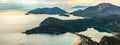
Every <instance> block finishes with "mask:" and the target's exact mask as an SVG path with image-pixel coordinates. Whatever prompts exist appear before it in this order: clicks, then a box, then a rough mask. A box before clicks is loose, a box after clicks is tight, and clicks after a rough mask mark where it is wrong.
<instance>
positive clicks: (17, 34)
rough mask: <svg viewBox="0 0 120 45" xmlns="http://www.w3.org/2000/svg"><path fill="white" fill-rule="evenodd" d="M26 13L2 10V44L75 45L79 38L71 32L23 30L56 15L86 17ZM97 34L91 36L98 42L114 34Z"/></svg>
mask: <svg viewBox="0 0 120 45" xmlns="http://www.w3.org/2000/svg"><path fill="white" fill-rule="evenodd" d="M25 13H26V12H24V11H16V10H7V11H0V45H73V44H74V42H76V40H77V36H75V35H73V34H70V33H65V34H61V35H51V34H30V35H27V34H23V33H22V32H25V31H26V30H29V29H32V28H35V27H38V26H39V24H40V23H41V22H42V21H44V20H45V19H46V18H48V17H55V18H58V19H61V20H75V19H85V18H84V17H77V16H73V15H70V17H64V16H58V15H48V14H30V15H25ZM89 29H91V28H89ZM89 29H88V30H89ZM91 30H93V29H91ZM88 32H90V31H88ZM93 32H94V31H93ZM80 34H83V35H84V34H88V33H87V31H83V32H80ZM90 34H91V33H89V35H90ZM95 34H96V35H95ZM95 34H94V36H92V34H91V37H95V39H93V40H95V41H98V42H99V40H100V37H102V36H103V35H109V36H112V34H109V33H107V34H106V33H105V34H103V33H102V34H101V33H100V32H96V33H95ZM89 35H86V36H89ZM101 35H102V36H101ZM96 36H97V37H96Z"/></svg>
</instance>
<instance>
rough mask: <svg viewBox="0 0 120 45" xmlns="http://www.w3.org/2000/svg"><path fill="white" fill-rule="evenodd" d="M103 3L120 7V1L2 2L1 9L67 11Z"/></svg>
mask: <svg viewBox="0 0 120 45" xmlns="http://www.w3.org/2000/svg"><path fill="white" fill-rule="evenodd" d="M103 2H106V3H112V4H114V5H118V6H120V0H0V9H2V10H5V9H7V10H8V9H32V8H38V7H41V8H42V7H60V8H63V9H65V8H71V7H73V6H77V5H80V6H94V5H97V4H99V3H103Z"/></svg>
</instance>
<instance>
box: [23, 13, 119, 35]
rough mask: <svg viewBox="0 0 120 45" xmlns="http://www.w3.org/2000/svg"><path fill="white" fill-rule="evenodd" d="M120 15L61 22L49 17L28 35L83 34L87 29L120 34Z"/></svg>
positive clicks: (29, 31)
mask: <svg viewBox="0 0 120 45" xmlns="http://www.w3.org/2000/svg"><path fill="white" fill-rule="evenodd" d="M119 19H120V15H111V16H107V17H104V18H92V19H78V20H60V19H57V18H53V17H49V18H47V19H45V20H44V21H43V22H41V24H40V26H39V27H36V28H33V29H31V30H27V31H26V32H25V33H26V34H39V33H49V34H62V33H66V32H81V31H85V30H87V28H92V27H93V28H95V29H97V30H98V31H100V32H117V33H120V20H119Z"/></svg>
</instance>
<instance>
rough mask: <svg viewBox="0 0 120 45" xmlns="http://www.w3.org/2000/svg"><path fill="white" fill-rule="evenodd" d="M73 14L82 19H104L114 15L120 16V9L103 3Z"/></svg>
mask: <svg viewBox="0 0 120 45" xmlns="http://www.w3.org/2000/svg"><path fill="white" fill-rule="evenodd" d="M71 14H73V15H75V16H82V17H104V16H108V15H113V14H117V15H119V14H120V7H118V6H115V5H113V4H110V3H101V4H99V5H97V6H91V7H88V8H86V9H85V10H77V11H74V12H72V13H71Z"/></svg>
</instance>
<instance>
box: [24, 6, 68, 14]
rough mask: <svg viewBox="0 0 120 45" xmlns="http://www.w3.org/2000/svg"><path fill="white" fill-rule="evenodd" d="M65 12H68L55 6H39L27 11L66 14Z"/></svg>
mask: <svg viewBox="0 0 120 45" xmlns="http://www.w3.org/2000/svg"><path fill="white" fill-rule="evenodd" d="M64 13H67V12H66V11H64V10H62V9H60V8H58V7H53V8H37V9H34V10H31V11H29V12H27V13H26V14H64Z"/></svg>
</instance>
